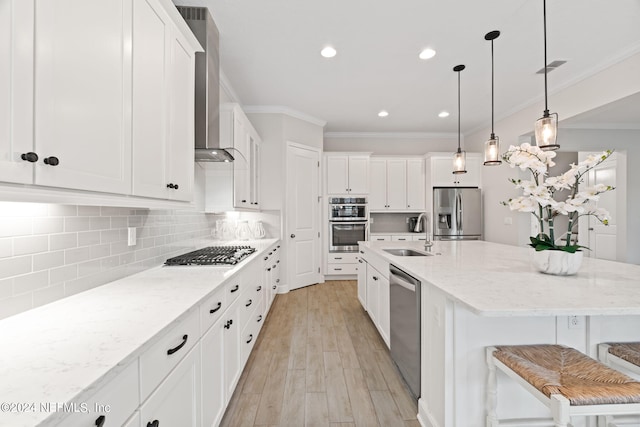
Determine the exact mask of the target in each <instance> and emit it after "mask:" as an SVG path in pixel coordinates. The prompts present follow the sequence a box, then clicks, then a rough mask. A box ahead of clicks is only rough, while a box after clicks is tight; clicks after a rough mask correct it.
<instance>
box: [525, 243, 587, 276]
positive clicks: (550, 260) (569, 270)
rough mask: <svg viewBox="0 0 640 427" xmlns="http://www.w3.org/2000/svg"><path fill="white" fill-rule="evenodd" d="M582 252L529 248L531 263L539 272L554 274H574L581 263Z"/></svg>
mask: <svg viewBox="0 0 640 427" xmlns="http://www.w3.org/2000/svg"><path fill="white" fill-rule="evenodd" d="M582 257H583V252H581V251H578V252H575V253H570V252H566V251H552V250H546V251H536V250H535V249H531V263H532V264H533V266H534V267H535V268H536V269H537V270H538V271H540V272H542V273H545V274H553V275H556V276H570V275H572V274H576V273H577V272H578V270H579V269H580V265H582Z"/></svg>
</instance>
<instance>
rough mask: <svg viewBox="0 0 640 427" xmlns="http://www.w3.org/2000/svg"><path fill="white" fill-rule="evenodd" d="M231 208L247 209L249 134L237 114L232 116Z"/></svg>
mask: <svg viewBox="0 0 640 427" xmlns="http://www.w3.org/2000/svg"><path fill="white" fill-rule="evenodd" d="M233 147H234V148H235V149H236V150H238V151H239V152H240V153H241V154H242V155H240V154H238V151H236V152H234V153H233V154H234V157H235V160H234V161H233V206H234V207H236V208H246V207H249V158H250V155H249V133H248V130H247V128H246V126H245V124H244V121H243V120H242V117H240V115H239V114H235V112H234V115H233Z"/></svg>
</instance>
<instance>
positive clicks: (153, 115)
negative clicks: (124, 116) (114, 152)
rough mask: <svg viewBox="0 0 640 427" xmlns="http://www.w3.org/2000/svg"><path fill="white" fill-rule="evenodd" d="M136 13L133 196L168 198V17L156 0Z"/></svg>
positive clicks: (136, 7) (141, 4)
mask: <svg viewBox="0 0 640 427" xmlns="http://www.w3.org/2000/svg"><path fill="white" fill-rule="evenodd" d="M133 11H134V13H133V19H134V21H133V117H135V120H134V121H133V194H135V195H136V196H146V197H156V198H168V197H169V194H170V192H169V191H170V190H169V188H167V184H168V183H169V177H168V176H167V170H166V164H167V161H168V159H167V158H168V155H167V145H168V143H167V135H168V133H169V125H168V123H167V108H168V107H167V90H168V84H169V81H168V76H167V70H168V64H169V57H168V56H169V55H168V49H167V46H168V44H169V43H170V33H169V32H170V29H169V26H168V25H167V20H168V18H167V16H166V14H165V12H164V11H163V10H162V8H161V7H160V6H159V5H158V4H157V3H156V2H155V1H153V0H143V1H136V2H135V3H134V9H133Z"/></svg>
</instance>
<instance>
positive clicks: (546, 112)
mask: <svg viewBox="0 0 640 427" xmlns="http://www.w3.org/2000/svg"><path fill="white" fill-rule="evenodd" d="M542 18H543V21H544V116H545V117H548V116H549V106H548V105H547V0H542Z"/></svg>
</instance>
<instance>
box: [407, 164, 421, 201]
mask: <svg viewBox="0 0 640 427" xmlns="http://www.w3.org/2000/svg"><path fill="white" fill-rule="evenodd" d="M424 191H425V174H424V159H407V209H415V210H418V211H423V210H424V208H425V200H424V199H425V192H424Z"/></svg>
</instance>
